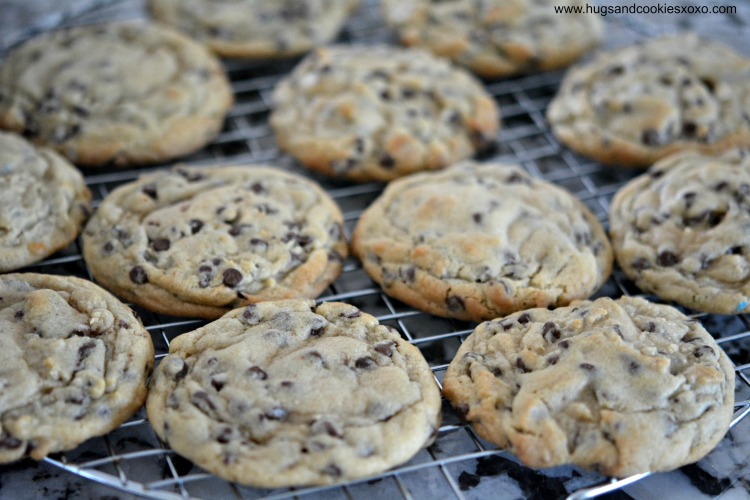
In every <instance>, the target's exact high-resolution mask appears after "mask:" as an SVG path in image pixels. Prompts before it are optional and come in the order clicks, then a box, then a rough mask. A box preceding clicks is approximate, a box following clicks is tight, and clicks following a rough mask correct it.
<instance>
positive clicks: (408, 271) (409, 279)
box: [398, 267, 416, 283]
mask: <svg viewBox="0 0 750 500" xmlns="http://www.w3.org/2000/svg"><path fill="white" fill-rule="evenodd" d="M398 274H399V276H400V277H401V279H402V280H404V281H405V282H406V283H414V281H415V279H416V271H415V269H414V268H413V267H407V268H403V267H402V268H400V269H399V270H398Z"/></svg>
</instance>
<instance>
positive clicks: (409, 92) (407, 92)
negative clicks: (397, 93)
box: [401, 88, 417, 99]
mask: <svg viewBox="0 0 750 500" xmlns="http://www.w3.org/2000/svg"><path fill="white" fill-rule="evenodd" d="M416 95H417V92H416V91H415V90H414V89H408V88H407V89H401V97H403V98H404V99H412V98H414V96H416Z"/></svg>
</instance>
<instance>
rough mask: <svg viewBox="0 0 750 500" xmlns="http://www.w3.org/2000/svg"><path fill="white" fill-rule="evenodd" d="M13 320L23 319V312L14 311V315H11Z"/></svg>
mask: <svg viewBox="0 0 750 500" xmlns="http://www.w3.org/2000/svg"><path fill="white" fill-rule="evenodd" d="M13 317H14V318H15V319H23V310H21V311H16V314H14V315H13Z"/></svg>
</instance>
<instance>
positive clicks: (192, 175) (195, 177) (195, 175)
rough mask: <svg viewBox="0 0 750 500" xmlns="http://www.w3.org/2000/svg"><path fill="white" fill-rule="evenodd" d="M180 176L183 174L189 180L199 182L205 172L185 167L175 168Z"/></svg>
mask: <svg viewBox="0 0 750 500" xmlns="http://www.w3.org/2000/svg"><path fill="white" fill-rule="evenodd" d="M175 172H177V173H178V174H179V175H180V176H182V177H183V178H184V179H185V180H186V181H188V182H198V181H200V180H202V179H203V174H201V173H199V172H195V171H192V170H187V169H184V168H177V169H175Z"/></svg>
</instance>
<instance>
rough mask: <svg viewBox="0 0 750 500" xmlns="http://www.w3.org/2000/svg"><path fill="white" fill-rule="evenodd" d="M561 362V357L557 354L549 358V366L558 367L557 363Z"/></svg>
mask: <svg viewBox="0 0 750 500" xmlns="http://www.w3.org/2000/svg"><path fill="white" fill-rule="evenodd" d="M558 361H560V356H558V355H557V354H553V355H552V356H550V357H549V358H547V365H556V364H557V362H558Z"/></svg>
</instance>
